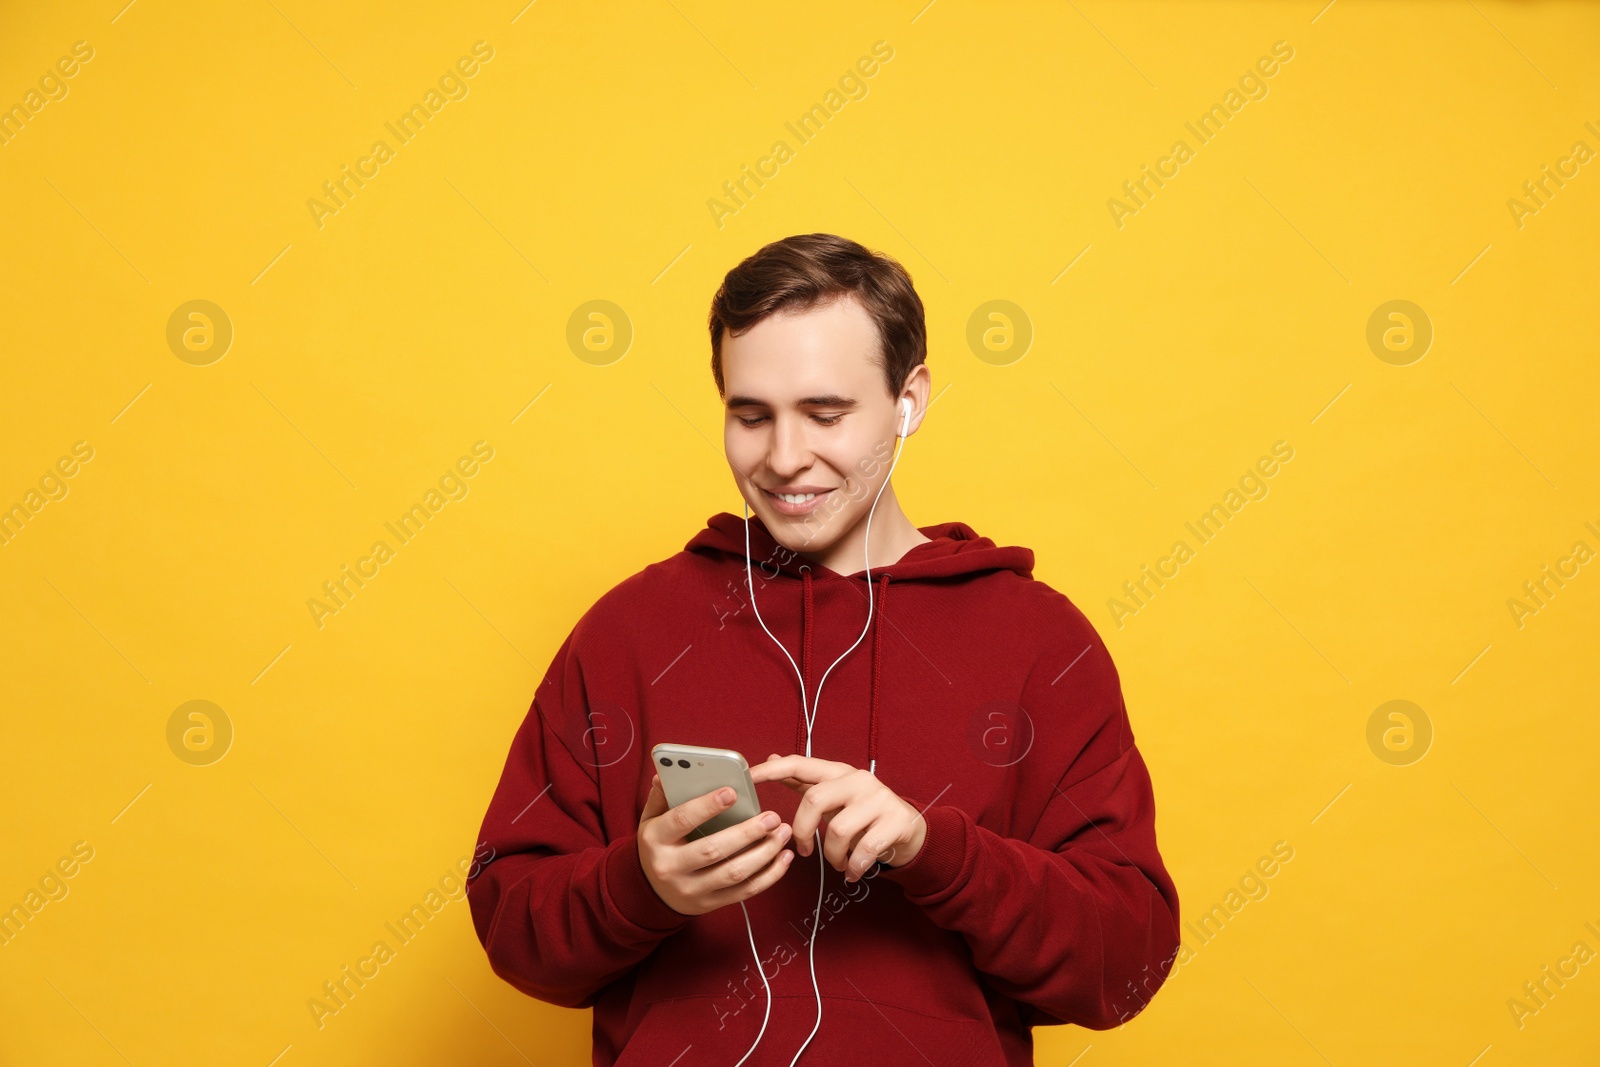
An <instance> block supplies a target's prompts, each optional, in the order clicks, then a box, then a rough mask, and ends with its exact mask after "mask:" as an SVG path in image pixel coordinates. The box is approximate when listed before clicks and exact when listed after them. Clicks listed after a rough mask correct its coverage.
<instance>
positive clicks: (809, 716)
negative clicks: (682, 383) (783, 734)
mask: <svg viewBox="0 0 1600 1067" xmlns="http://www.w3.org/2000/svg"><path fill="white" fill-rule="evenodd" d="M913 406H914V405H913V404H912V403H911V398H910V397H901V398H900V433H899V434H898V435H897V436H898V437H899V439H900V443H899V444H898V445H896V446H895V450H894V460H893V461H892V462H890V464H889V473H888V474H886V475H884V477H883V485H880V486H878V492H877V495H876V496H874V497H873V498H872V507H871V508H869V509H868V510H867V529H866V534H865V536H864V537H863V538H862V555H863V556H864V557H865V565H866V570H867V625H866V626H863V627H862V628H861V634H860V636H858V637H857V638H856V639H855V642H854V644H852V645H851V646H850V647H849V648H847V649H845V650H844V651H843V652H841V653H840V654H839V658H838V659H836V660H834V661H833V663H832V664H831V665H830V666H829V667H828V669H827V670H826V671H823V672H822V678H821V680H820V681H818V682H817V692H816V697H815V699H814V700H812V701H811V703H810V706H809V707H807V701H806V681H805V676H804V675H803V674H802V673H801V671H800V668H799V667H798V666H797V665H796V664H795V661H794V657H793V656H791V655H789V650H788V649H787V648H784V646H783V642H782V641H779V640H778V639H777V637H775V636H774V635H773V633H772V631H771V630H767V623H766V620H765V619H762V618H761V609H760V608H757V607H756V589H755V581H754V579H753V578H752V576H751V573H750V502H749V501H748V500H746V501H745V505H744V576H745V582H746V588H747V589H748V590H749V591H750V606H751V607H752V608H755V615H756V621H757V622H759V623H761V628H762V629H763V630H766V631H767V636H768V637H771V638H772V641H773V643H774V644H776V645H777V646H778V648H779V650H780V651H782V652H783V655H784V657H785V658H786V659H788V661H789V666H791V667H794V673H795V676H796V677H797V678H799V679H800V710H801V712H802V713H803V714H804V715H805V718H806V755H807V756H810V755H811V725H812V723H814V722H815V721H816V716H817V706H818V705H819V704H820V703H821V701H822V686H823V683H824V682H826V681H827V680H828V675H830V674H832V673H833V668H834V667H837V666H838V665H839V663H840V662H841V661H842V660H843V659H844V658H845V657H846V656H848V655H849V654H850V653H851V652H853V651H855V647H856V645H859V644H860V643H861V639H862V638H864V637H866V636H867V630H869V629H870V628H871V627H872V612H873V598H872V552H871V547H870V546H871V544H872V514H873V512H875V511H877V510H878V498H879V497H881V496H883V490H884V487H885V486H887V485H888V484H889V479H890V478H891V477H893V476H894V468H895V466H896V464H898V463H899V462H900V451H901V449H903V448H904V447H905V439H906V436H907V433H908V431H909V429H910V425H911V411H912V408H913ZM867 771H868V773H870V774H877V773H878V768H877V761H876V760H874V761H873V763H872V765H871V766H869V767H868V768H867ZM814 836H815V839H816V843H815V851H816V853H817V907H816V910H815V911H814V912H813V913H812V917H811V937H810V938H808V939H807V942H806V944H807V949H806V955H807V956H808V957H809V960H810V964H811V991H812V992H813V993H814V994H816V998H817V1021H816V1022H815V1023H814V1024H813V1025H812V1027H811V1033H809V1034H807V1035H806V1039H805V1040H804V1041H803V1042H801V1044H800V1048H799V1049H798V1050H797V1051H796V1052H795V1054H794V1059H792V1060H790V1061H789V1067H794V1065H795V1064H796V1063H798V1062H799V1060H800V1054H801V1053H802V1052H804V1051H805V1050H806V1046H807V1045H809V1044H811V1039H812V1038H813V1037H815V1036H817V1030H818V1029H819V1028H820V1027H821V1026H822V990H821V989H820V988H819V987H818V985H817V934H818V932H819V931H820V930H821V922H822V890H823V887H824V886H825V885H826V884H827V876H828V864H827V860H826V859H824V857H823V855H822V830H821V828H820V827H819V828H818V829H817V830H816V831H815V835H814ZM739 910H740V911H743V912H744V929H745V933H746V934H748V935H749V937H750V953H751V955H753V956H754V957H755V961H756V973H757V974H759V975H760V976H761V985H762V987H763V988H764V989H766V991H767V1010H766V1012H765V1014H763V1015H762V1016H761V1029H760V1030H759V1031H758V1032H757V1033H756V1039H755V1042H754V1043H753V1044H751V1046H750V1048H749V1050H747V1051H746V1052H745V1054H744V1055H743V1056H741V1057H739V1062H738V1063H736V1064H734V1065H733V1067H741V1065H742V1064H743V1063H744V1061H745V1060H747V1059H749V1058H750V1055H751V1053H753V1052H755V1050H756V1046H757V1045H759V1044H761V1036H762V1034H765V1033H766V1032H767V1019H768V1018H770V1017H771V1015H772V986H770V985H768V984H767V973H766V972H765V971H764V970H762V969H761V953H760V951H759V950H758V949H757V948H756V935H755V930H754V929H753V928H752V927H751V925H750V911H749V909H748V908H746V907H745V906H744V901H742V900H741V901H739Z"/></svg>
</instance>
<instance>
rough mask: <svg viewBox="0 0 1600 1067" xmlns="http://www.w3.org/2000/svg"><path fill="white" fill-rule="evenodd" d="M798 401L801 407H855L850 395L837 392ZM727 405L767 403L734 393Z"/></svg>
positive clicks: (744, 406) (760, 405)
mask: <svg viewBox="0 0 1600 1067" xmlns="http://www.w3.org/2000/svg"><path fill="white" fill-rule="evenodd" d="M799 403H800V406H801V407H811V408H849V407H855V406H856V403H857V401H856V400H855V399H854V398H852V397H848V396H840V395H839V394H838V393H827V394H825V395H823V396H807V397H801V398H800V401H799ZM727 406H728V407H729V408H764V407H767V406H768V404H767V402H766V401H765V400H762V399H760V398H758V397H753V396H741V395H738V394H735V395H733V396H730V397H729V398H728V404H727Z"/></svg>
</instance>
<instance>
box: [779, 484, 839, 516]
mask: <svg viewBox="0 0 1600 1067" xmlns="http://www.w3.org/2000/svg"><path fill="white" fill-rule="evenodd" d="M761 491H762V492H763V493H765V494H766V496H767V500H769V501H770V502H771V503H772V506H773V507H774V508H776V509H777V510H778V512H779V513H780V514H783V515H806V514H809V513H810V512H811V511H813V510H815V509H816V508H817V506H818V505H820V504H821V503H822V501H823V499H824V498H826V497H827V495H828V494H829V493H831V492H833V490H832V489H824V490H822V491H821V492H816V493H774V492H773V491H772V490H770V489H763V490H761Z"/></svg>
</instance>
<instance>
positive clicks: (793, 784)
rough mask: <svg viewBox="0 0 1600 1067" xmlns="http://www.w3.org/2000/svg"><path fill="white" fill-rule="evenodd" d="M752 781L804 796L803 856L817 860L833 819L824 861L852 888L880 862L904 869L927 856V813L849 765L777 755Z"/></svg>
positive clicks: (797, 829)
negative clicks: (818, 841)
mask: <svg viewBox="0 0 1600 1067" xmlns="http://www.w3.org/2000/svg"><path fill="white" fill-rule="evenodd" d="M750 777H751V778H752V779H753V780H754V781H756V782H758V783H759V782H782V783H783V784H784V785H786V786H788V787H789V788H790V789H793V790H794V791H795V792H797V793H799V794H800V807H799V810H798V811H797V812H796V813H795V817H794V847H795V851H797V852H799V853H800V854H801V855H802V856H809V855H810V854H811V847H812V834H814V833H816V832H817V830H818V827H819V826H820V825H821V822H822V820H823V818H824V817H827V819H828V833H827V837H826V839H825V840H824V841H823V844H822V855H823V857H824V858H825V859H826V860H827V861H828V863H829V864H830V865H831V866H832V867H833V868H834V870H837V871H843V872H844V875H845V879H844V880H845V881H847V882H854V881H856V880H858V879H859V878H861V876H862V875H864V874H865V873H866V872H867V871H868V870H869V869H870V868H871V867H872V865H873V864H874V863H876V862H878V860H880V859H882V860H883V862H885V863H887V864H888V865H889V866H891V867H901V866H904V865H905V864H907V863H910V862H911V861H912V860H913V859H915V858H916V855H917V853H918V852H921V851H922V843H923V841H924V840H925V839H926V837H927V832H928V824H927V821H926V820H924V819H923V817H922V813H921V812H919V811H917V809H916V808H914V807H912V806H911V805H910V804H908V803H906V802H905V801H904V800H901V799H900V798H899V797H898V796H896V795H895V792H894V790H892V789H890V788H889V787H888V786H886V785H884V784H883V783H882V782H880V781H878V779H877V778H876V777H874V776H873V775H871V774H869V773H867V772H866V771H864V770H860V769H858V768H856V767H852V766H850V764H848V763H836V762H834V761H833V760H825V759H815V758H813V757H810V756H780V755H778V754H777V753H776V752H774V753H773V754H772V755H770V756H768V757H767V762H765V763H763V764H760V765H759V766H756V767H751V768H750Z"/></svg>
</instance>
